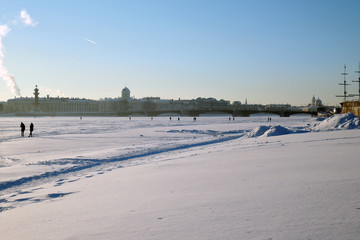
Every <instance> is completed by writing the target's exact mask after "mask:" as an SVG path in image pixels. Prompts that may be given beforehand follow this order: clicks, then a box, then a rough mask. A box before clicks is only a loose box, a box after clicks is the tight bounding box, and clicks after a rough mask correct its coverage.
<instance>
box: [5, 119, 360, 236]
mask: <svg viewBox="0 0 360 240" xmlns="http://www.w3.org/2000/svg"><path fill="white" fill-rule="evenodd" d="M21 121H22V122H24V123H25V124H26V127H27V130H26V132H27V134H28V128H29V124H30V122H33V123H34V125H35V130H34V133H33V136H34V137H33V138H31V137H24V138H22V137H20V127H19V125H20V122H21ZM359 122H360V121H359V118H358V117H356V116H354V115H352V114H343V115H336V116H334V117H332V118H328V119H324V120H322V121H318V120H317V119H315V118H311V117H307V116H293V117H290V118H280V117H274V116H272V122H267V116H257V117H250V118H236V119H235V120H234V121H233V120H232V119H231V121H229V119H228V116H219V117H199V118H197V121H193V119H192V118H187V117H181V119H180V121H178V119H175V118H173V119H172V121H170V119H169V118H168V117H158V118H154V119H153V120H151V119H150V118H146V117H133V118H132V119H131V120H129V119H128V118H120V117H119V118H116V117H113V118H112V117H109V118H105V117H91V118H90V117H84V118H82V119H80V118H76V117H43V118H25V117H24V118H21V117H18V118H12V117H2V118H0V124H1V125H0V232H1V239H273V240H275V239H353V240H357V239H359V236H360V195H359V194H360V184H359V180H360V161H359V150H358V149H359V147H358V146H359V144H360V130H359Z"/></svg>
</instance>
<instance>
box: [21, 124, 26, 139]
mask: <svg viewBox="0 0 360 240" xmlns="http://www.w3.org/2000/svg"><path fill="white" fill-rule="evenodd" d="M20 128H21V136H22V137H23V136H24V132H25V124H24V123H23V122H21V123H20Z"/></svg>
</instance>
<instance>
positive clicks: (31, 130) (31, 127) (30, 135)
mask: <svg viewBox="0 0 360 240" xmlns="http://www.w3.org/2000/svg"><path fill="white" fill-rule="evenodd" d="M33 131H34V124H33V123H30V134H29V137H32V132H33Z"/></svg>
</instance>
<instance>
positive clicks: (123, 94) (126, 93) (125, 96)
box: [121, 87, 130, 100]
mask: <svg viewBox="0 0 360 240" xmlns="http://www.w3.org/2000/svg"><path fill="white" fill-rule="evenodd" d="M121 98H122V99H124V100H129V99H130V90H129V89H128V88H127V87H125V88H124V89H123V90H122V91H121Z"/></svg>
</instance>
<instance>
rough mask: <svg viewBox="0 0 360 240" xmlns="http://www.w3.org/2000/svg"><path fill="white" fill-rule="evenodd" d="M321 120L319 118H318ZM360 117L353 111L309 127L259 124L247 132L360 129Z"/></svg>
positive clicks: (264, 134)
mask: <svg viewBox="0 0 360 240" xmlns="http://www.w3.org/2000/svg"><path fill="white" fill-rule="evenodd" d="M317 121H319V119H317ZM359 128H360V118H359V117H357V116H355V115H354V114H353V113H345V114H338V115H334V116H332V117H330V118H325V119H322V120H320V121H319V122H317V123H315V124H313V125H310V126H308V127H300V128H287V127H283V126H280V125H278V126H259V127H256V128H254V129H253V130H252V131H251V132H249V133H248V134H247V137H250V138H252V137H272V136H280V135H285V134H292V133H305V132H318V131H333V130H346V129H359Z"/></svg>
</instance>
